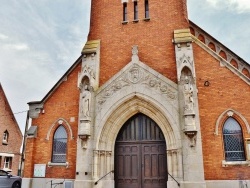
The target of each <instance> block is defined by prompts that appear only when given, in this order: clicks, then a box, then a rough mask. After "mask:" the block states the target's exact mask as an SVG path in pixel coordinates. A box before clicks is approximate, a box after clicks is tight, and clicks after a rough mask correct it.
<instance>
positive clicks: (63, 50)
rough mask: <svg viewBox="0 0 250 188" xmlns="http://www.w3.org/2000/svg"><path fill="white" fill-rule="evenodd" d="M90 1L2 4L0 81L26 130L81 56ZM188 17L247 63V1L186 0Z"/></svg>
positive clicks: (249, 15) (10, 1) (40, 0)
mask: <svg viewBox="0 0 250 188" xmlns="http://www.w3.org/2000/svg"><path fill="white" fill-rule="evenodd" d="M90 1H91V0H53V1H51V0H0V2H1V6H0V18H1V19H0V83H1V85H2V87H3V89H4V91H5V94H6V96H7V99H8V101H9V103H10V106H11V108H12V111H13V113H14V114H15V118H16V120H17V122H18V124H19V126H20V128H21V131H22V133H23V132H24V127H25V122H26V116H27V110H28V105H27V103H28V102H30V101H40V100H42V98H43V97H44V96H45V95H46V94H47V93H48V92H49V90H50V89H51V88H52V87H53V86H54V85H55V83H56V82H57V81H58V80H59V79H60V78H61V77H62V75H63V74H64V73H65V72H66V71H67V70H68V69H69V68H70V66H71V65H72V64H73V63H74V62H75V60H76V59H77V58H78V57H79V56H80V54H81V49H82V47H83V46H84V44H85V42H86V40H87V35H88V31H89V18H90ZM187 4H188V15H189V19H190V20H191V21H193V22H194V23H195V24H196V25H198V26H199V27H201V28H202V29H203V30H205V31H206V32H208V33H209V34H210V35H212V36H213V37H214V38H216V39H217V40H218V41H220V42H221V43H222V44H224V45H225V46H227V47H228V48H229V49H230V50H232V51H233V52H235V53H236V54H238V55H239V56H240V57H241V58H242V59H244V60H245V61H247V62H248V63H250V55H249V54H250V53H249V47H250V37H249V35H250V27H249V23H250V3H249V0H227V1H225V0H187Z"/></svg>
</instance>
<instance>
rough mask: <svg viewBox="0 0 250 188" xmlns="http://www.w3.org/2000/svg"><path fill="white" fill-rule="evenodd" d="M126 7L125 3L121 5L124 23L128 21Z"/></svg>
mask: <svg viewBox="0 0 250 188" xmlns="http://www.w3.org/2000/svg"><path fill="white" fill-rule="evenodd" d="M127 11H128V7H127V3H123V21H124V22H126V21H127V20H128V12H127Z"/></svg>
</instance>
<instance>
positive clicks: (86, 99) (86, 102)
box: [81, 85, 91, 118]
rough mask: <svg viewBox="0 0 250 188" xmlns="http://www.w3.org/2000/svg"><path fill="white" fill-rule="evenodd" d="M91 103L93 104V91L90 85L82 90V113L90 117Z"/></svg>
mask: <svg viewBox="0 0 250 188" xmlns="http://www.w3.org/2000/svg"><path fill="white" fill-rule="evenodd" d="M90 104H91V92H90V91H89V88H88V85H85V86H84V90H83V92H82V107H81V113H82V115H83V117H85V118H88V117H90Z"/></svg>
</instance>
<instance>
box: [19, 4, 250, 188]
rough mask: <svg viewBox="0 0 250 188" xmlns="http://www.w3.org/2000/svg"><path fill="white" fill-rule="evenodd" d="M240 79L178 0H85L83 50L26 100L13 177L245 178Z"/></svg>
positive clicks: (159, 183) (167, 187)
mask: <svg viewBox="0 0 250 188" xmlns="http://www.w3.org/2000/svg"><path fill="white" fill-rule="evenodd" d="M249 85H250V66H249V64H248V63H247V62H245V61H244V60H242V59H241V58H240V57H238V56H237V54H235V53H234V52H232V51H231V50H230V49H228V48H227V47H226V46H224V45H223V44H221V43H220V42H219V41H218V40H216V39H215V38H213V37H212V36H211V35H209V34H208V33H207V32H205V31H204V30H202V29H201V28H199V26H197V25H195V23H193V22H191V21H190V20H188V16H187V5H186V0H168V1H167V0H161V1H156V0H118V1H111V0H92V6H91V21H90V31H89V35H88V41H87V42H86V44H85V45H84V47H83V49H82V52H81V56H80V57H79V58H78V59H77V60H76V61H75V62H74V63H73V65H72V66H71V67H70V68H69V69H68V71H67V72H66V73H65V74H64V75H63V76H62V78H61V79H60V80H59V81H58V82H57V83H56V85H55V86H54V87H53V88H52V89H51V90H50V91H49V92H48V93H47V95H46V96H44V98H43V99H42V100H41V101H33V102H29V103H28V104H29V117H30V118H31V119H32V123H31V126H30V128H29V130H28V131H27V136H26V147H25V148H26V149H25V165H24V169H23V177H24V178H23V185H22V187H23V188H44V187H46V188H50V187H53V186H58V187H60V186H61V187H65V188H73V187H74V188H104V187H105V188H114V187H115V188H178V187H181V188H225V187H227V188H241V187H247V186H250V170H249V165H250V126H249V123H250V111H249V106H250V95H249V94H250V87H249ZM243 99H244V100H243Z"/></svg>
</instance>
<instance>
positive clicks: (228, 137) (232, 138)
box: [223, 117, 246, 161]
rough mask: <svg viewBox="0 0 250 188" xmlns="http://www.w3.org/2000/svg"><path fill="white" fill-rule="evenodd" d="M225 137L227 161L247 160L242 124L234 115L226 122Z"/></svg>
mask: <svg viewBox="0 0 250 188" xmlns="http://www.w3.org/2000/svg"><path fill="white" fill-rule="evenodd" d="M223 139H224V150H225V159H226V161H245V160H246V158H245V152H244V143H243V136H242V130H241V126H240V125H239V123H238V122H237V121H236V120H235V119H234V118H232V117H229V118H228V119H227V120H226V122H225V124H224V127H223Z"/></svg>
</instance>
